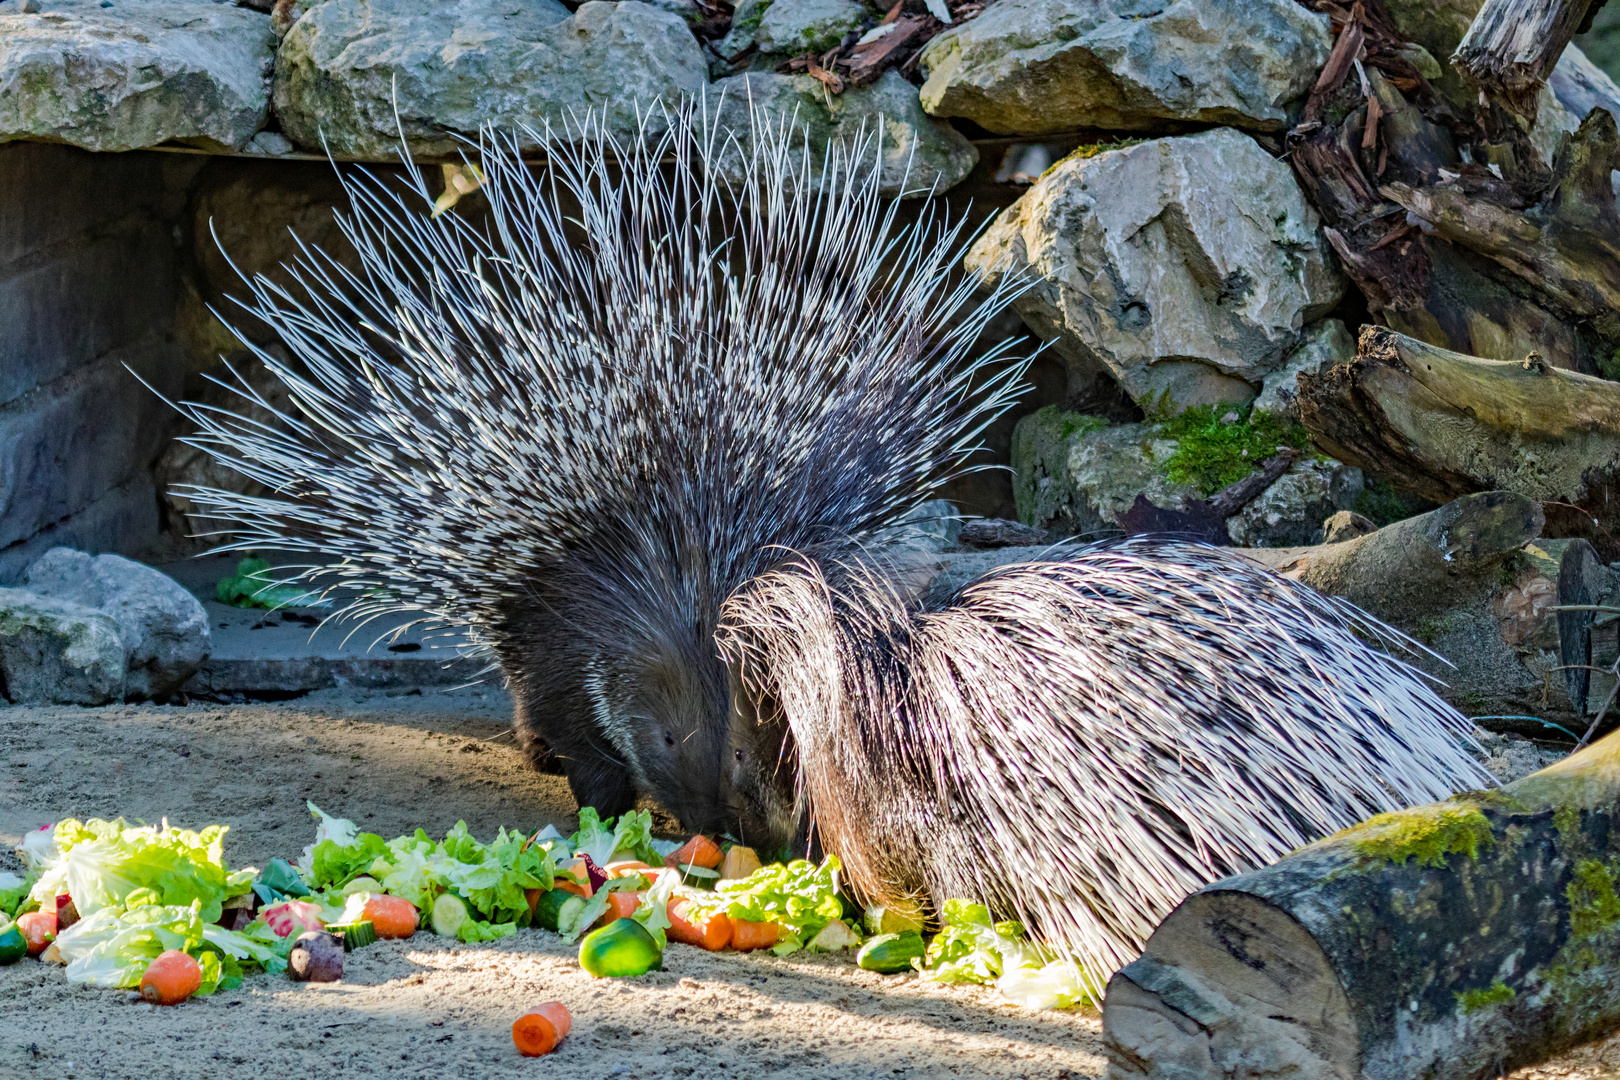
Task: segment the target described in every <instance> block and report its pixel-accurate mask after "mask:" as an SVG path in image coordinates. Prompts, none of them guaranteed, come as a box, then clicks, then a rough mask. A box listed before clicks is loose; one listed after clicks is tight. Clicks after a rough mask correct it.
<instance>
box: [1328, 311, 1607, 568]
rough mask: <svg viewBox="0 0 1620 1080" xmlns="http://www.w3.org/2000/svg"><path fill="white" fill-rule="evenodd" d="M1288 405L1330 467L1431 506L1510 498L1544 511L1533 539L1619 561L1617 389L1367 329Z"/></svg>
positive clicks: (1531, 363) (1539, 366) (1535, 365)
mask: <svg viewBox="0 0 1620 1080" xmlns="http://www.w3.org/2000/svg"><path fill="white" fill-rule="evenodd" d="M1298 400H1299V408H1300V418H1301V420H1302V421H1303V422H1304V424H1305V427H1306V429H1307V430H1309V431H1310V433H1311V436H1312V438H1313V439H1314V440H1315V442H1316V444H1317V445H1318V446H1320V447H1321V448H1322V449H1323V450H1324V451H1326V452H1327V453H1329V454H1331V455H1333V456H1334V457H1335V458H1338V459H1339V460H1340V461H1344V462H1347V463H1349V464H1352V465H1357V466H1360V467H1361V468H1363V469H1365V470H1367V471H1368V472H1369V473H1371V474H1373V475H1375V476H1383V477H1387V478H1388V479H1389V480H1390V482H1391V483H1393V484H1395V485H1396V486H1397V487H1399V488H1402V489H1404V490H1407V491H1410V492H1413V493H1415V494H1418V495H1422V496H1423V497H1425V498H1428V499H1432V500H1434V501H1436V502H1444V501H1447V500H1450V499H1453V498H1457V497H1459V496H1461V495H1465V494H1469V493H1472V492H1478V491H1489V490H1505V491H1514V492H1517V493H1519V494H1521V495H1525V496H1528V497H1529V498H1532V499H1536V500H1539V501H1541V502H1542V503H1543V504H1544V509H1545V511H1546V515H1547V529H1546V532H1545V534H1544V535H1547V536H1553V537H1558V536H1565V537H1568V536H1579V537H1583V538H1585V539H1587V540H1589V541H1591V542H1592V544H1593V545H1594V546H1595V547H1596V548H1597V550H1598V554H1599V555H1600V556H1601V557H1602V558H1603V559H1605V560H1606V561H1612V560H1615V559H1617V558H1620V542H1617V541H1616V539H1615V537H1616V536H1617V535H1620V489H1617V483H1620V383H1614V382H1610V381H1608V380H1605V379H1598V378H1594V377H1592V376H1588V375H1581V374H1578V373H1575V372H1571V371H1564V370H1560V369H1558V368H1554V367H1550V366H1548V365H1546V364H1544V363H1542V362H1540V360H1539V357H1537V356H1535V355H1534V354H1532V355H1531V356H1530V357H1527V358H1525V359H1524V360H1522V361H1519V362H1511V361H1496V360H1483V359H1480V358H1479V357H1474V356H1465V355H1463V354H1461V353H1456V352H1451V351H1449V350H1447V349H1441V348H1437V347H1435V346H1432V345H1427V344H1424V343H1423V342H1421V341H1417V340H1415V339H1413V338H1409V337H1406V336H1404V335H1401V334H1397V333H1394V332H1393V331H1390V330H1386V329H1384V328H1382V327H1366V328H1364V329H1363V331H1362V335H1361V342H1360V349H1359V352H1358V355H1357V357H1356V359H1355V360H1353V361H1352V362H1351V363H1349V364H1341V365H1338V366H1336V367H1332V368H1329V369H1327V370H1326V371H1324V372H1322V373H1321V374H1319V375H1314V376H1312V375H1301V376H1300V378H1299V398H1298Z"/></svg>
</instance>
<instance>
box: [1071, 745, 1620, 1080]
mask: <svg viewBox="0 0 1620 1080" xmlns="http://www.w3.org/2000/svg"><path fill="white" fill-rule="evenodd" d="M1617 879H1620V734H1616V735H1611V736H1609V737H1608V738H1606V739H1604V740H1603V741H1602V742H1600V743H1597V744H1595V745H1593V746H1590V747H1588V748H1587V749H1586V750H1584V751H1582V752H1580V753H1578V754H1575V755H1572V756H1571V757H1569V758H1566V759H1565V760H1564V761H1561V762H1559V763H1558V764H1556V765H1554V766H1552V767H1551V768H1548V769H1543V770H1542V771H1541V772H1539V773H1535V774H1533V775H1531V776H1528V777H1525V778H1524V779H1523V780H1520V781H1518V782H1517V783H1514V784H1511V785H1509V786H1508V787H1506V788H1504V789H1502V790H1501V791H1499V792H1475V793H1470V794H1464V795H1459V796H1457V797H1456V798H1454V799H1451V800H1449V801H1447V802H1443V803H1436V804H1432V805H1429V806H1421V807H1414V808H1413V809H1410V810H1405V811H1400V812H1397V813H1393V814H1381V815H1379V816H1378V817H1375V818H1371V819H1369V820H1368V821H1366V822H1363V823H1362V824H1360V825H1357V826H1355V827H1354V828H1351V829H1347V830H1345V831H1344V832H1342V833H1339V834H1337V835H1336V836H1333V837H1330V838H1328V839H1326V840H1322V841H1319V842H1318V843H1315V844H1312V845H1310V846H1308V847H1305V848H1302V849H1300V850H1299V851H1297V852H1295V853H1294V854H1292V855H1289V856H1287V857H1286V858H1284V859H1282V860H1281V861H1279V862H1277V863H1275V864H1273V865H1272V866H1269V867H1266V868H1264V869H1261V870H1256V871H1253V872H1251V873H1247V874H1240V875H1237V876H1235V877H1231V878H1227V879H1225V880H1223V881H1218V882H1216V883H1214V884H1213V885H1210V886H1208V887H1206V888H1204V889H1202V890H1200V891H1199V892H1197V893H1194V894H1193V895H1192V896H1190V897H1188V898H1187V899H1186V900H1185V901H1183V902H1182V903H1181V905H1180V906H1178V907H1177V908H1176V909H1175V910H1174V911H1173V912H1171V913H1170V915H1169V916H1168V917H1167V918H1166V919H1165V920H1164V922H1163V923H1162V924H1160V926H1159V928H1158V929H1157V930H1156V931H1154V933H1153V936H1152V937H1151V938H1150V939H1149V940H1148V943H1147V945H1146V947H1145V948H1144V950H1143V953H1142V956H1141V958H1140V959H1138V960H1136V961H1135V962H1133V963H1131V964H1129V965H1128V966H1126V967H1125V968H1123V969H1121V970H1120V971H1119V972H1118V973H1117V974H1116V975H1115V976H1114V977H1113V979H1112V980H1111V981H1110V982H1109V985H1108V993H1107V998H1106V1001H1105V1002H1104V1005H1103V1039H1104V1044H1105V1050H1106V1053H1107V1055H1108V1059H1109V1072H1108V1075H1109V1077H1110V1078H1111V1080H1172V1078H1173V1080H1190V1078H1192V1077H1222V1078H1226V1080H1262V1078H1268V1080H1269V1078H1279V1080H1280V1078H1283V1077H1289V1078H1300V1077H1313V1078H1315V1077H1321V1078H1328V1077H1333V1078H1342V1080H1411V1078H1413V1077H1423V1078H1425V1080H1484V1078H1486V1077H1496V1076H1498V1075H1500V1074H1501V1073H1502V1071H1503V1070H1507V1069H1513V1068H1515V1067H1517V1066H1520V1065H1523V1064H1527V1063H1530V1062H1533V1061H1537V1060H1540V1059H1542V1058H1544V1057H1547V1056H1549V1055H1551V1054H1554V1053H1556V1052H1558V1051H1559V1050H1562V1049H1564V1048H1565V1047H1568V1046H1571V1045H1574V1044H1575V1043H1578V1042H1582V1041H1584V1040H1586V1039H1589V1038H1592V1037H1595V1036H1597V1035H1599V1034H1601V1033H1603V1032H1605V1031H1607V1030H1609V1029H1610V1028H1612V1027H1614V1026H1615V1025H1616V1024H1620V896H1617V894H1616V891H1615V885H1616V881H1617Z"/></svg>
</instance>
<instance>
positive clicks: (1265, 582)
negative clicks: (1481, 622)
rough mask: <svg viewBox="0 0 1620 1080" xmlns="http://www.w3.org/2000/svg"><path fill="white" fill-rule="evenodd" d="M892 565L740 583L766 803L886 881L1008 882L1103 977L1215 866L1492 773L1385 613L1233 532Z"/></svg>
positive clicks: (913, 894)
mask: <svg viewBox="0 0 1620 1080" xmlns="http://www.w3.org/2000/svg"><path fill="white" fill-rule="evenodd" d="M891 581H892V578H891V577H890V576H889V575H888V574H886V573H883V572H874V571H873V570H872V569H871V567H870V566H867V565H861V564H854V565H852V564H849V563H845V562H839V561H836V560H819V561H818V560H815V559H809V558H807V559H802V560H799V561H797V562H794V563H789V564H785V565H783V566H781V567H779V568H777V569H775V570H773V571H771V572H769V573H767V574H766V575H764V576H762V577H761V578H760V579H758V580H756V581H755V582H753V583H751V584H750V585H748V586H747V587H746V588H744V589H743V590H741V591H740V592H739V593H738V594H737V595H736V596H734V597H733V598H732V600H731V601H729V602H728V604H727V607H726V611H725V615H724V618H723V621H722V627H721V631H720V636H719V640H720V641H721V644H722V647H723V649H724V650H725V652H726V655H727V657H728V660H729V664H730V671H731V677H732V682H733V685H734V687H735V688H736V694H735V697H736V700H737V702H738V704H737V706H736V707H737V709H738V710H739V713H738V715H737V716H736V717H735V719H736V721H737V734H736V736H735V738H736V742H735V744H734V755H735V768H736V770H737V776H736V777H735V783H736V785H737V788H738V790H739V792H740V793H742V794H743V795H744V797H745V798H746V800H747V802H748V804H749V805H750V807H751V811H750V813H749V814H747V815H745V820H747V821H748V823H749V825H750V827H751V829H752V831H753V832H754V833H755V834H757V835H760V836H762V837H774V838H784V837H787V836H791V835H793V834H794V833H795V831H796V830H797V829H798V828H799V814H800V812H801V811H802V809H803V802H802V801H801V799H800V796H801V795H802V796H807V797H808V807H809V813H810V815H811V817H812V821H813V827H814V831H815V835H816V836H817V838H818V839H819V841H820V842H821V844H822V845H823V846H824V848H825V849H826V850H828V851H832V852H835V853H836V854H838V855H839V856H840V858H841V859H842V860H843V863H844V866H845V869H846V871H847V873H848V875H849V878H850V880H851V882H852V884H854V885H855V887H856V889H857V891H859V892H860V893H862V894H863V895H864V896H865V897H866V898H868V899H869V900H873V901H882V902H892V901H894V900H897V899H902V898H913V899H922V900H923V901H924V902H925V903H927V904H931V905H932V906H933V908H934V909H935V910H938V909H939V906H940V905H942V904H943V902H944V901H945V900H946V899H949V898H951V897H957V896H962V897H968V898H973V899H978V900H982V901H985V902H987V903H989V905H990V906H991V908H992V910H994V911H997V912H999V913H1000V914H1001V916H1002V917H1015V918H1019V919H1022V920H1024V921H1026V922H1027V923H1029V924H1030V925H1031V926H1032V927H1033V928H1034V929H1035V930H1036V932H1037V933H1039V934H1040V935H1042V936H1043V937H1044V938H1045V939H1046V940H1047V941H1048V942H1049V943H1051V944H1052V945H1054V946H1056V947H1057V948H1058V949H1059V950H1060V951H1062V952H1065V953H1068V954H1070V955H1072V956H1073V957H1075V958H1076V959H1077V960H1078V961H1079V962H1080V965H1081V969H1082V971H1083V972H1084V974H1085V977H1086V979H1087V981H1088V984H1089V986H1090V988H1091V990H1092V991H1093V992H1094V993H1095V995H1096V998H1097V1000H1099V1001H1100V1000H1101V995H1102V989H1103V986H1104V984H1105V983H1106V981H1107V979H1108V977H1109V975H1110V974H1112V973H1113V972H1114V971H1115V970H1116V969H1118V968H1119V967H1120V966H1121V965H1122V964H1124V963H1126V962H1128V961H1129V960H1131V959H1132V958H1133V957H1134V956H1135V955H1136V953H1137V952H1138V951H1139V950H1140V946H1141V944H1142V943H1143V942H1144V941H1145V940H1146V939H1147V936H1148V935H1149V934H1150V933H1151V932H1152V930H1153V928H1154V927H1155V926H1156V925H1157V924H1158V922H1159V921H1160V920H1161V919H1162V918H1163V917H1164V916H1165V915H1166V914H1168V913H1169V911H1170V909H1171V908H1172V907H1174V906H1175V905H1176V904H1177V903H1178V902H1179V901H1180V900H1181V899H1182V898H1183V897H1184V896H1186V895H1187V894H1188V893H1189V892H1191V891H1193V890H1194V889H1196V888H1198V887H1199V886H1201V885H1203V884H1206V883H1208V882H1210V881H1214V880H1216V879H1218V878H1221V877H1224V876H1226V875H1228V874H1232V873H1236V872H1239V871H1242V870H1245V869H1249V868H1253V867H1255V866H1259V865H1264V864H1266V863H1269V862H1271V861H1273V860H1275V859H1276V858H1278V857H1279V856H1281V855H1283V854H1285V853H1286V852H1288V851H1290V850H1292V849H1293V848H1295V847H1297V846H1299V845H1301V844H1304V843H1306V842H1309V841H1311V840H1314V839H1317V838H1319V837H1321V836H1323V835H1325V834H1328V833H1331V832H1334V831H1337V830H1338V829H1341V828H1344V827H1346V826H1349V825H1351V824H1354V823H1355V822H1357V821H1360V820H1362V819H1364V818H1366V817H1367V816H1369V815H1371V814H1374V813H1379V812H1383V811H1387V810H1393V809H1397V808H1400V807H1403V806H1406V805H1411V804H1414V803H1419V802H1427V801H1431V800H1435V799H1440V798H1443V797H1445V796H1447V795H1450V794H1453V793H1455V792H1457V791H1459V790H1463V789H1468V788H1480V787H1491V786H1494V784H1495V781H1494V780H1493V779H1492V778H1491V777H1490V775H1489V774H1488V773H1487V772H1485V770H1484V769H1483V767H1482V766H1480V765H1479V764H1478V763H1477V762H1476V761H1475V760H1474V759H1473V758H1472V757H1471V756H1470V755H1469V754H1468V752H1467V750H1466V746H1467V744H1468V743H1469V742H1471V739H1472V725H1471V724H1470V723H1469V722H1468V721H1467V720H1466V719H1465V718H1464V717H1462V716H1461V715H1460V714H1458V713H1457V712H1456V711H1455V710H1454V709H1452V708H1451V707H1450V706H1448V705H1446V704H1445V702H1444V701H1442V700H1441V699H1440V698H1439V697H1438V696H1437V695H1436V694H1435V693H1434V691H1433V690H1432V689H1431V687H1430V685H1429V684H1428V682H1427V681H1426V680H1425V679H1424V677H1423V676H1422V674H1421V673H1419V672H1417V671H1416V670H1415V669H1413V668H1411V667H1409V666H1408V665H1406V664H1405V663H1403V662H1401V661H1399V660H1397V659H1395V658H1393V657H1391V656H1389V655H1387V654H1385V653H1383V652H1381V651H1379V650H1377V649H1375V648H1373V647H1371V646H1369V645H1368V644H1366V643H1365V642H1364V641H1363V640H1362V639H1361V638H1360V637H1358V636H1357V633H1356V631H1357V630H1358V629H1359V630H1361V631H1362V632H1364V633H1371V634H1373V635H1375V636H1376V635H1378V634H1380V633H1382V632H1384V628H1382V627H1379V626H1378V625H1377V624H1376V623H1374V622H1373V621H1372V620H1371V619H1370V618H1368V617H1366V616H1364V615H1362V614H1361V613H1360V612H1358V611H1356V610H1355V609H1354V608H1352V607H1350V606H1349V605H1347V604H1345V603H1344V602H1342V601H1336V600H1331V599H1328V598H1326V597H1323V596H1321V595H1320V594H1317V593H1315V592H1313V591H1312V590H1310V589H1308V588H1306V587H1305V586H1302V585H1299V584H1297V583H1294V582H1291V581H1288V580H1286V579H1284V578H1281V577H1279V576H1277V575H1275V574H1273V573H1271V572H1270V571H1268V570H1265V569H1263V568H1261V567H1259V566H1257V565H1255V564H1253V563H1250V562H1248V561H1247V560H1245V559H1243V558H1242V557H1241V556H1239V555H1237V554H1235V553H1233V552H1229V551H1224V550H1221V549H1218V548H1211V547H1206V546H1203V545H1199V544H1191V543H1184V542H1175V541H1166V540H1150V539H1132V540H1127V541H1123V542H1112V543H1106V544H1100V545H1094V546H1089V547H1084V548H1079V549H1077V550H1071V553H1068V554H1066V555H1065V556H1064V557H1062V558H1059V559H1054V560H1053V561H1043V562H1031V563H1021V564H1014V565H1007V566H1003V567H1000V568H998V569H995V570H992V571H991V572H989V573H987V574H985V575H983V576H981V577H980V578H978V579H976V580H974V581H972V582H970V583H968V584H966V585H964V586H962V587H961V588H960V589H958V590H956V591H955V592H954V593H953V594H952V595H949V596H946V597H943V598H941V599H940V600H938V601H937V602H929V603H922V602H919V601H917V600H909V599H906V598H904V597H902V596H901V595H900V594H899V593H898V592H896V591H895V589H894V588H893V587H892V586H891V584H890V582H891ZM1389 633H1393V631H1389ZM779 761H781V762H783V763H784V764H785V766H786V767H782V766H780V765H779ZM800 785H802V786H800Z"/></svg>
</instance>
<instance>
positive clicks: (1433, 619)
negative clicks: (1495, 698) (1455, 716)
mask: <svg viewBox="0 0 1620 1080" xmlns="http://www.w3.org/2000/svg"><path fill="white" fill-rule="evenodd" d="M1456 626H1457V615H1456V613H1455V612H1451V611H1448V612H1446V613H1445V614H1444V615H1425V616H1423V617H1422V618H1420V619H1418V621H1417V623H1416V625H1414V626H1413V627H1412V635H1413V636H1414V637H1416V638H1417V639H1418V640H1419V641H1421V642H1423V644H1425V645H1433V644H1435V642H1437V641H1439V640H1440V639H1441V638H1443V637H1445V636H1446V635H1447V634H1449V633H1451V631H1452V630H1454V629H1456ZM1465 704H1466V702H1465ZM1469 708H1471V709H1474V712H1475V714H1476V715H1477V714H1478V713H1480V712H1483V711H1484V710H1483V708H1474V706H1472V705H1470V706H1469Z"/></svg>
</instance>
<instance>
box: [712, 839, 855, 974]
mask: <svg viewBox="0 0 1620 1080" xmlns="http://www.w3.org/2000/svg"><path fill="white" fill-rule="evenodd" d="M842 868H843V864H842V863H840V862H839V861H838V856H836V855H828V856H827V857H826V858H825V859H823V860H822V862H821V865H820V866H817V865H815V864H814V863H812V862H809V861H807V860H805V859H795V860H793V861H792V862H790V863H775V864H772V865H770V866H765V867H761V868H760V869H758V870H755V871H754V872H753V873H752V874H750V875H748V876H747V877H745V878H743V879H742V880H740V881H722V882H720V883H719V884H717V885H716V886H715V887H714V894H713V896H712V897H701V896H700V897H697V898H694V899H693V901H692V903H693V905H694V907H695V908H696V910H698V911H701V912H704V913H707V912H713V911H719V912H723V913H724V914H725V915H727V916H728V917H730V918H733V919H743V920H746V921H748V922H773V923H776V924H777V925H778V926H780V927H781V928H782V937H781V940H780V941H779V942H778V944H777V945H776V947H775V948H774V949H773V950H772V951H773V952H775V953H776V954H777V955H779V956H785V955H787V954H788V953H791V952H797V951H798V950H799V949H802V948H804V943H805V942H806V941H809V940H810V939H811V938H813V937H815V936H816V934H817V933H819V932H820V931H821V928H822V927H824V926H826V925H827V924H828V923H829V922H831V921H832V920H834V919H836V918H839V917H840V916H842V915H843V914H844V904H843V901H841V900H839V899H838V889H839V884H838V871H839V870H841V869H842Z"/></svg>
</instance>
